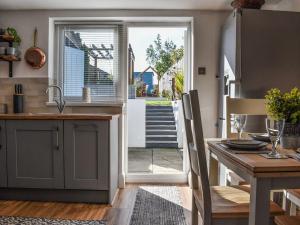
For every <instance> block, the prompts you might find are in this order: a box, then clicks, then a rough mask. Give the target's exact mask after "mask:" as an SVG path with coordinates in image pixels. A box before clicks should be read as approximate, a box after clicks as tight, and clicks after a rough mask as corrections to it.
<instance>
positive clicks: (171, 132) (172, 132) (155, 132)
mask: <svg viewBox="0 0 300 225" xmlns="http://www.w3.org/2000/svg"><path fill="white" fill-rule="evenodd" d="M146 135H177V131H176V130H146Z"/></svg>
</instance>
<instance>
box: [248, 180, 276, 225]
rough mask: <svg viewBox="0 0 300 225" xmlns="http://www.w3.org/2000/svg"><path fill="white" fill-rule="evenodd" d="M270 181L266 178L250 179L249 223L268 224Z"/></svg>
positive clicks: (253, 224) (254, 224)
mask: <svg viewBox="0 0 300 225" xmlns="http://www.w3.org/2000/svg"><path fill="white" fill-rule="evenodd" d="M270 189H271V182H270V180H269V179H266V178H255V177H253V178H252V179H251V192H250V214H249V225H266V224H269V217H270Z"/></svg>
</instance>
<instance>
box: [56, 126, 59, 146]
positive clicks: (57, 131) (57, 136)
mask: <svg viewBox="0 0 300 225" xmlns="http://www.w3.org/2000/svg"><path fill="white" fill-rule="evenodd" d="M56 149H57V150H59V127H57V128H56Z"/></svg>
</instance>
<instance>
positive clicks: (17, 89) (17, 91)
mask: <svg viewBox="0 0 300 225" xmlns="http://www.w3.org/2000/svg"><path fill="white" fill-rule="evenodd" d="M15 94H17V95H19V94H23V86H22V84H15Z"/></svg>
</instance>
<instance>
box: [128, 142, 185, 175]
mask: <svg viewBox="0 0 300 225" xmlns="http://www.w3.org/2000/svg"><path fill="white" fill-rule="evenodd" d="M182 170H183V162H182V156H181V153H180V151H179V150H178V149H168V148H160V149H149V148H147V149H143V148H140V149H135V148H130V149H129V151H128V172H129V173H149V174H176V173H182Z"/></svg>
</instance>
